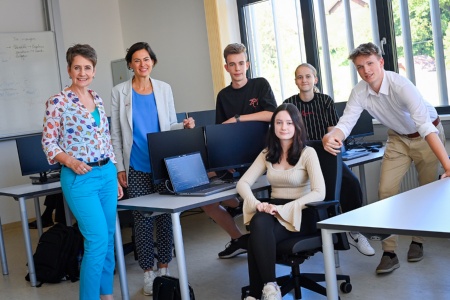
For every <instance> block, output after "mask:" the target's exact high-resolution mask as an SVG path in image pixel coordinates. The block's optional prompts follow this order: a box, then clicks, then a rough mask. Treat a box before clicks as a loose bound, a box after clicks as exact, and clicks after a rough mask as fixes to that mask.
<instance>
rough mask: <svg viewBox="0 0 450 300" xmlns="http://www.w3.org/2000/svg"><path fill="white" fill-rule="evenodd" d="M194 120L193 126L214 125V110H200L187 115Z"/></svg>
mask: <svg viewBox="0 0 450 300" xmlns="http://www.w3.org/2000/svg"><path fill="white" fill-rule="evenodd" d="M188 115H189V117H192V118H193V119H194V120H195V126H206V125H214V124H216V110H215V109H212V110H202V111H193V112H190V113H188Z"/></svg>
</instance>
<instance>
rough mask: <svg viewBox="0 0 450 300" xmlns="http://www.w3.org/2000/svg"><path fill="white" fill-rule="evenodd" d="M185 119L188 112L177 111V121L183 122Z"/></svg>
mask: <svg viewBox="0 0 450 300" xmlns="http://www.w3.org/2000/svg"><path fill="white" fill-rule="evenodd" d="M184 119H186V113H185V112H180V113H177V122H178V123H181V122H183V121H184Z"/></svg>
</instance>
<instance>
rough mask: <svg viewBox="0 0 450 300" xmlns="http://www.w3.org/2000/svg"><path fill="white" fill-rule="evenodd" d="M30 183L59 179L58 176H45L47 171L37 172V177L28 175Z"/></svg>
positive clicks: (43, 182)
mask: <svg viewBox="0 0 450 300" xmlns="http://www.w3.org/2000/svg"><path fill="white" fill-rule="evenodd" d="M30 179H31V184H46V183H52V182H57V181H59V176H47V172H41V173H39V177H37V176H30Z"/></svg>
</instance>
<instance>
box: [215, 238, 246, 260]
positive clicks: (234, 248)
mask: <svg viewBox="0 0 450 300" xmlns="http://www.w3.org/2000/svg"><path fill="white" fill-rule="evenodd" d="M242 253H247V250H246V249H244V248H242V246H241V242H240V241H239V239H235V240H231V241H230V242H229V243H228V244H226V246H225V250H223V251H222V252H219V258H233V257H236V256H238V255H239V254H242Z"/></svg>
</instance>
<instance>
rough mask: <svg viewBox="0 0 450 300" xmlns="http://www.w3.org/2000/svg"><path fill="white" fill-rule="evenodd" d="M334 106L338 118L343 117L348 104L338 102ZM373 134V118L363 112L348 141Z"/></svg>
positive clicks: (365, 111)
mask: <svg viewBox="0 0 450 300" xmlns="http://www.w3.org/2000/svg"><path fill="white" fill-rule="evenodd" d="M334 104H335V106H336V110H337V113H338V116H339V117H341V116H342V115H343V114H344V109H345V105H347V102H336V103H334ZM373 134H374V132H373V123H372V116H371V115H370V114H369V113H368V112H367V110H363V112H362V113H361V116H360V117H359V120H358V122H356V124H355V126H354V127H353V129H352V132H350V135H349V136H348V137H347V139H352V138H358V137H364V136H369V135H373Z"/></svg>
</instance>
